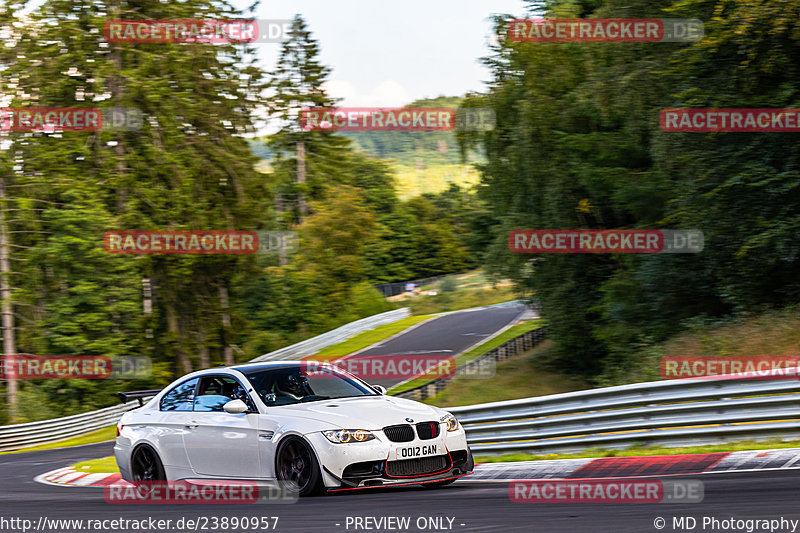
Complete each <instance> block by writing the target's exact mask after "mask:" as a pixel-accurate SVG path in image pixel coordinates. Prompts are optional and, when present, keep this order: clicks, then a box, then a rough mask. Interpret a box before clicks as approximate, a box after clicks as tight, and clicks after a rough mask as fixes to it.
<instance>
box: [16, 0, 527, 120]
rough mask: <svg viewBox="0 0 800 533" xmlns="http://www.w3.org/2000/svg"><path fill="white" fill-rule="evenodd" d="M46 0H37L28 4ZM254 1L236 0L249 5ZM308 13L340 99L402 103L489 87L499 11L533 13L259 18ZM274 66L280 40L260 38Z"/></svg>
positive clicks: (473, 3) (419, 11)
mask: <svg viewBox="0 0 800 533" xmlns="http://www.w3.org/2000/svg"><path fill="white" fill-rule="evenodd" d="M44 1H45V0H35V1H33V2H31V3H30V4H29V5H28V8H27V9H25V11H26V12H27V11H31V10H33V9H36V8H37V7H38V6H40V5H41V4H42V3H44ZM251 3H252V1H251V0H233V5H234V6H237V7H239V8H240V9H243V8H244V7H246V6H248V5H250V4H251ZM296 13H300V14H301V15H302V16H303V18H304V19H305V20H306V23H307V24H308V26H309V29H310V30H311V31H312V33H313V37H314V38H315V39H316V40H317V42H318V43H319V44H320V47H321V55H320V60H321V62H322V64H324V65H326V66H328V67H330V68H331V69H332V72H331V75H330V81H329V83H328V85H327V87H326V88H327V90H328V93H329V94H330V95H331V96H334V97H337V98H341V99H342V101H341V102H340V105H342V106H350V107H371V106H385V107H395V106H402V105H405V104H408V103H410V102H411V101H413V100H417V99H420V98H433V97H436V96H461V95H463V94H465V93H467V92H471V91H483V90H485V86H484V83H483V82H484V81H487V80H488V79H489V71H488V70H487V69H486V67H484V66H483V65H482V64H481V63H480V61H479V60H480V58H481V57H484V56H486V55H488V53H489V48H488V42H489V39H490V38H491V37H492V31H491V29H492V25H491V21H490V17H491V15H492V14H495V13H509V14H513V15H516V16H519V17H522V16H524V15H525V13H526V11H525V2H524V0H283V1H279V2H276V1H275V0H265V1H263V2H262V4H261V5H260V6H259V7H258V8H257V10H256V11H255V13H252V14H251V13H245V16H248V17H251V16H252V17H255V18H257V19H291V18H292V17H293V16H294V15H295V14H296ZM256 46H257V47H258V48H259V56H260V59H261V63H262V66H263V67H264V68H266V69H270V68H271V67H273V66H274V65H275V61H276V59H277V56H278V52H279V49H280V45H279V44H275V43H272V44H269V43H263V44H258V45H256Z"/></svg>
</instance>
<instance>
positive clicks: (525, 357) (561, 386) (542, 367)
mask: <svg viewBox="0 0 800 533" xmlns="http://www.w3.org/2000/svg"><path fill="white" fill-rule="evenodd" d="M553 346H554V344H553V343H552V341H547V340H546V341H544V342H542V343H541V344H539V345H538V346H536V347H535V348H533V349H532V350H528V351H527V352H524V353H522V354H518V355H515V356H513V357H510V358H509V359H506V360H505V361H502V362H500V363H498V364H497V367H496V371H495V375H494V376H493V377H491V378H489V379H476V378H474V377H464V376H459V377H456V378H454V379H453V380H452V381H451V382H450V383H449V384H448V386H447V388H446V389H444V390H443V391H442V392H440V393H439V394H437V395H436V396H433V397H431V398H428V399H427V400H423V401H422V402H423V403H427V404H429V405H435V406H437V407H451V406H454V405H471V404H476V403H487V402H499V401H503V400H514V399H517V398H530V397H531V396H546V395H548V394H559V393H562V392H572V391H576V390H584V389H587V388H589V385H588V384H587V383H586V382H585V381H584V380H583V379H581V378H579V377H576V376H571V375H569V374H563V373H560V372H558V371H556V370H553V369H552V368H550V367H549V366H548V365H547V364H546V363H544V362H543V360H542V359H543V358H546V356H547V355H548V354H549V353H550V351H551V350H552V349H553Z"/></svg>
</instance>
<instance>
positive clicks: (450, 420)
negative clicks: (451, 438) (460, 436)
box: [439, 413, 458, 431]
mask: <svg viewBox="0 0 800 533" xmlns="http://www.w3.org/2000/svg"><path fill="white" fill-rule="evenodd" d="M439 422H444V423H445V424H446V425H447V431H455V430H457V429H458V420H456V417H454V416H453V415H451V414H450V413H447V414H446V415H444V416H443V417H442V418H440V419H439Z"/></svg>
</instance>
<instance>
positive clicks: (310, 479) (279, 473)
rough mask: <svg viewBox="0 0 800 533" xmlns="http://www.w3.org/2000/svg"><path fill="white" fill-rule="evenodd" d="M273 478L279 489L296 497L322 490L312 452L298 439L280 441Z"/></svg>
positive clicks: (320, 478)
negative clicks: (276, 481) (275, 478)
mask: <svg viewBox="0 0 800 533" xmlns="http://www.w3.org/2000/svg"><path fill="white" fill-rule="evenodd" d="M275 477H277V479H278V483H280V485H281V487H283V488H284V489H285V490H287V491H288V492H290V493H292V494H297V495H298V496H312V495H314V494H319V493H320V492H322V491H323V489H324V487H323V485H322V475H321V474H320V470H319V464H318V463H317V459H316V457H315V456H314V452H313V451H312V450H311V447H310V446H309V445H308V444H306V442H305V441H304V440H303V439H301V438H299V437H289V438H287V439H284V440H283V441H281V443H280V445H279V446H278V452H277V453H276V454H275Z"/></svg>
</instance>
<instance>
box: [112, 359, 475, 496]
mask: <svg viewBox="0 0 800 533" xmlns="http://www.w3.org/2000/svg"><path fill="white" fill-rule="evenodd" d="M154 393H156V395H155V397H153V398H152V399H151V400H150V401H148V402H147V403H146V404H144V405H143V406H142V407H140V408H138V409H135V410H133V411H129V412H127V413H126V414H125V415H124V416H123V417H122V419H121V420H120V422H119V425H118V426H117V433H118V436H117V441H116V445H115V446H114V454H115V457H116V460H117V464H118V465H119V469H120V472H121V473H122V477H123V479H125V480H127V481H132V482H136V481H161V480H167V481H172V480H181V479H225V480H254V481H260V480H263V481H265V482H276V483H277V484H279V485H280V486H281V487H282V488H283V489H284V490H286V491H288V492H290V493H294V494H298V495H300V496H306V495H311V494H316V493H320V492H324V491H325V490H342V489H345V490H346V489H355V488H366V487H376V486H390V485H399V484H417V483H419V484H423V485H424V486H427V487H440V486H443V485H447V484H449V483H452V482H453V481H455V480H456V479H457V478H459V477H462V476H465V475H467V474H469V473H471V472H472V470H473V468H474V462H473V459H472V453H471V452H470V450H469V447H468V446H467V440H466V435H465V433H464V429H463V428H462V427H461V425H460V424H459V423H458V421H457V420H456V418H455V417H454V416H453V415H452V414H450V413H448V412H447V411H444V410H442V409H439V408H437V407H431V406H428V405H425V404H421V403H418V402H414V401H411V400H406V399H402V398H397V397H393V396H387V395H385V394H384V393H385V390H384V389H383V388H382V387H379V386H371V385H369V384H367V383H365V382H363V381H361V380H360V379H358V378H356V377H354V376H352V375H350V374H347V373H345V372H343V371H341V370H338V369H337V368H335V367H334V366H332V365H327V364H315V366H314V367H313V369H310V367H309V366H308V365H307V364H306V363H304V362H301V361H280V362H278V361H276V362H266V363H251V364H244V365H235V366H229V367H220V368H215V369H208V370H201V371H199V372H194V373H192V374H188V375H186V376H184V377H182V378H180V379H178V380H176V381H175V382H173V383H172V384H170V385H169V386H168V387H166V388H165V389H163V390H161V391H135V392H133V393H120V397H121V398H122V400H123V401H127V400H129V399H131V398H141V397H142V396H145V395H148V396H149V395H152V394H154ZM140 401H141V400H140Z"/></svg>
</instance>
